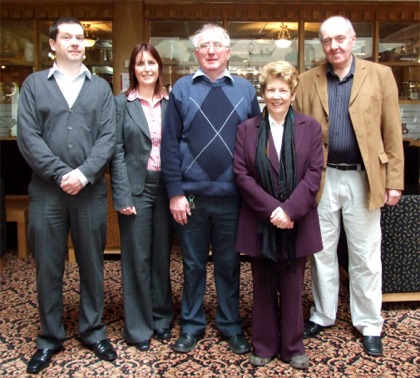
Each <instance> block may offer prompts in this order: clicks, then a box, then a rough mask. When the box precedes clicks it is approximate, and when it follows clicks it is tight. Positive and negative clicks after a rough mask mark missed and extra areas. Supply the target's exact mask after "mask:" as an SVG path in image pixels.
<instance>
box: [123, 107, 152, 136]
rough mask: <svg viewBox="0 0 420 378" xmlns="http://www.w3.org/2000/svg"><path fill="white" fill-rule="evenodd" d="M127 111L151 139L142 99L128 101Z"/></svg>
mask: <svg viewBox="0 0 420 378" xmlns="http://www.w3.org/2000/svg"><path fill="white" fill-rule="evenodd" d="M127 112H128V114H129V115H130V117H131V119H132V120H133V121H134V123H135V124H136V125H137V126H138V127H139V128H140V130H141V131H142V132H143V133H144V134H145V135H146V136H147V137H148V138H149V139H150V131H149V125H148V123H147V119H146V116H145V114H144V111H143V107H142V106H141V104H140V101H138V100H135V101H128V102H127Z"/></svg>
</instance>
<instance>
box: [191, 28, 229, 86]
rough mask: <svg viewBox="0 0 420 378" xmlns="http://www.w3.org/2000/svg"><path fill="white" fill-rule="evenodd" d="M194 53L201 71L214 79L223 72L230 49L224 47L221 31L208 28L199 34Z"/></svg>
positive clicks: (224, 42)
mask: <svg viewBox="0 0 420 378" xmlns="http://www.w3.org/2000/svg"><path fill="white" fill-rule="evenodd" d="M194 54H195V57H196V58H197V61H198V64H199V66H200V68H201V69H202V70H203V72H204V73H205V74H206V75H207V76H208V77H209V78H210V79H211V80H212V81H215V80H216V79H219V78H220V77H222V75H223V72H225V69H226V66H227V63H228V60H229V57H230V54H231V49H230V47H226V41H225V38H224V37H223V34H222V33H221V32H219V31H217V30H213V29H208V30H206V31H204V32H203V33H202V34H201V35H200V38H199V39H198V46H197V49H196V50H195V53H194Z"/></svg>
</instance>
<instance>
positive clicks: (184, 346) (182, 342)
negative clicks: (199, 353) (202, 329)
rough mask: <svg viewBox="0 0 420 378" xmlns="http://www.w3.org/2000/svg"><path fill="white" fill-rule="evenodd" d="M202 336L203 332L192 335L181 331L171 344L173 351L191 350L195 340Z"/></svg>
mask: <svg viewBox="0 0 420 378" xmlns="http://www.w3.org/2000/svg"><path fill="white" fill-rule="evenodd" d="M202 338H203V334H202V333H201V334H199V335H194V334H192V333H183V334H182V335H181V336H180V337H179V338H178V340H177V341H175V344H174V346H173V350H174V351H175V352H180V353H188V352H191V351H192V350H193V349H194V348H195V345H196V344H197V341H198V340H200V339H202Z"/></svg>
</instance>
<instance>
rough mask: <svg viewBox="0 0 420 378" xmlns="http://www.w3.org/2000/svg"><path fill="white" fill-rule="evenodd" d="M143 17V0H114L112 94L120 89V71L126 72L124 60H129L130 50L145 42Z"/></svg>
mask: <svg viewBox="0 0 420 378" xmlns="http://www.w3.org/2000/svg"><path fill="white" fill-rule="evenodd" d="M143 19H144V1H143V0H114V20H113V24H112V30H113V54H114V94H118V93H120V91H121V73H124V72H128V67H126V62H128V61H129V60H130V55H131V50H132V49H133V47H134V46H135V45H137V44H139V43H141V42H145V41H144V38H145V35H144V29H145V28H144V25H143Z"/></svg>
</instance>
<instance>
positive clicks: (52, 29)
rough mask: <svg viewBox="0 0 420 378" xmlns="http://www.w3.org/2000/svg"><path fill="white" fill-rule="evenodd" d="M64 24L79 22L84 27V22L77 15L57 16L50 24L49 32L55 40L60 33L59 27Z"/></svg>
mask: <svg viewBox="0 0 420 378" xmlns="http://www.w3.org/2000/svg"><path fill="white" fill-rule="evenodd" d="M62 24H78V25H80V26H81V27H82V29H83V25H82V23H81V22H80V21H79V20H78V19H77V18H76V17H71V16H69V17H60V18H57V19H56V20H55V21H54V22H53V23H52V25H51V26H50V30H49V32H48V35H49V37H50V38H51V39H53V40H54V41H55V40H56V39H57V34H58V27H59V26H60V25H62Z"/></svg>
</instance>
